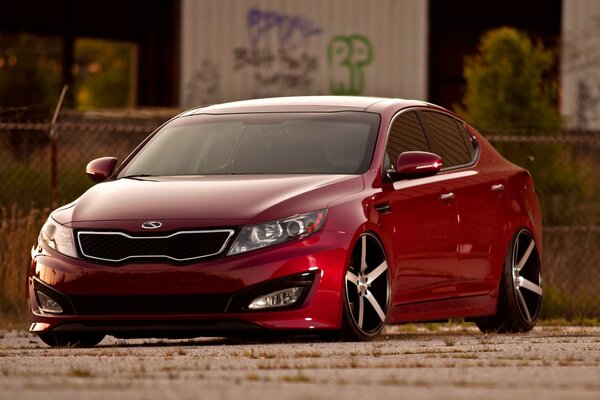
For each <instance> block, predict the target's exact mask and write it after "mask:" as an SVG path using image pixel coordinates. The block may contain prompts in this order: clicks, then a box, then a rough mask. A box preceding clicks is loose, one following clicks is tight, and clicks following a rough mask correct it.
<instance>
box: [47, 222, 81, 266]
mask: <svg viewBox="0 0 600 400" xmlns="http://www.w3.org/2000/svg"><path fill="white" fill-rule="evenodd" d="M39 240H40V241H42V242H43V243H45V244H47V245H48V246H50V247H52V248H53V249H54V250H56V251H58V252H59V253H61V254H64V255H66V256H69V257H73V258H77V252H76V251H75V241H74V240H73V230H72V229H71V228H67V227H66V226H63V225H61V224H59V223H58V222H56V221H55V220H53V219H52V217H49V218H48V220H47V221H46V223H45V224H44V226H43V227H42V231H41V232H40V237H39Z"/></svg>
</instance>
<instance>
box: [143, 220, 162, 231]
mask: <svg viewBox="0 0 600 400" xmlns="http://www.w3.org/2000/svg"><path fill="white" fill-rule="evenodd" d="M161 226H162V223H161V222H158V221H146V222H144V223H143V224H142V228H144V229H158V228H160V227H161Z"/></svg>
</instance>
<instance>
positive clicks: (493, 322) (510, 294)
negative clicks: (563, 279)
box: [475, 228, 543, 333]
mask: <svg viewBox="0 0 600 400" xmlns="http://www.w3.org/2000/svg"><path fill="white" fill-rule="evenodd" d="M499 290H500V292H499V295H498V307H497V311H496V315H494V316H490V317H484V318H480V319H476V320H475V323H476V324H477V327H478V328H479V329H480V330H481V331H482V332H485V333H489V332H498V333H518V332H528V331H530V330H531V329H533V327H534V326H535V324H536V322H537V319H538V317H539V315H540V310H541V306H542V292H543V291H542V264H541V261H540V256H539V253H538V250H537V246H536V244H535V239H534V237H533V235H532V234H531V232H530V231H529V230H528V229H526V228H522V229H520V230H519V231H518V232H517V233H516V234H515V235H514V236H513V239H512V241H511V243H510V247H509V249H508V253H507V255H506V260H505V263H504V270H503V273H502V277H501V278H500V288H499Z"/></svg>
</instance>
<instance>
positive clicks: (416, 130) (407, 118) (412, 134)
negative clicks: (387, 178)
mask: <svg viewBox="0 0 600 400" xmlns="http://www.w3.org/2000/svg"><path fill="white" fill-rule="evenodd" d="M385 150H386V155H387V160H386V163H385V165H384V168H385V169H388V168H390V167H391V166H393V165H395V163H396V160H397V159H398V156H399V155H400V153H403V152H405V151H431V150H430V149H429V145H428V143H427V139H426V138H425V133H424V132H423V127H422V126H421V123H420V122H419V118H418V117H417V114H416V113H415V112H407V113H404V114H401V115H400V116H398V117H397V118H396V119H395V120H394V122H393V123H392V128H391V129H390V137H389V138H388V142H387V147H386V149H385Z"/></svg>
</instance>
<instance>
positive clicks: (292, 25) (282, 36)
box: [246, 8, 323, 49]
mask: <svg viewBox="0 0 600 400" xmlns="http://www.w3.org/2000/svg"><path fill="white" fill-rule="evenodd" d="M246 21H247V24H248V34H249V36H250V44H251V46H252V47H256V46H258V45H259V44H260V43H261V42H267V44H269V42H268V40H269V36H270V35H271V34H272V32H274V33H275V35H276V40H277V43H276V44H277V45H278V46H280V47H287V48H289V49H294V48H296V47H298V46H301V45H303V44H306V42H307V41H308V40H309V39H310V38H311V37H312V36H315V35H319V34H320V33H322V31H323V29H322V28H321V27H319V26H316V25H315V24H314V23H313V22H312V21H311V20H308V19H306V18H302V17H300V16H293V15H285V14H280V13H277V12H275V11H266V10H260V9H258V8H251V9H250V10H248V14H247V17H246Z"/></svg>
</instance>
